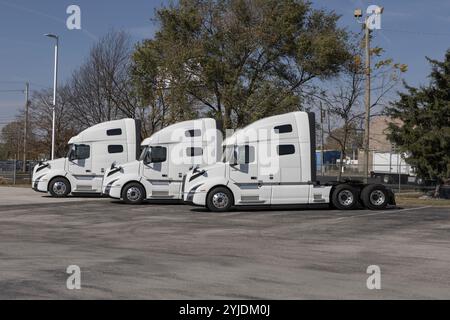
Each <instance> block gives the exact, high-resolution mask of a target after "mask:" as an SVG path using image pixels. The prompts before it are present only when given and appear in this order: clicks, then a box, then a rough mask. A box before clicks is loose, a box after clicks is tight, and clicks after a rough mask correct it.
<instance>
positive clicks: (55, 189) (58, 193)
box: [48, 177, 71, 198]
mask: <svg viewBox="0 0 450 320" xmlns="http://www.w3.org/2000/svg"><path fill="white" fill-rule="evenodd" d="M70 191H71V190H70V182H69V180H67V179H66V178H62V177H61V178H55V179H53V180H52V181H50V184H49V186H48V192H50V194H51V195H52V197H55V198H65V197H67V195H68V194H69V193H70Z"/></svg>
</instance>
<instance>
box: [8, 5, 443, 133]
mask: <svg viewBox="0 0 450 320" xmlns="http://www.w3.org/2000/svg"><path fill="white" fill-rule="evenodd" d="M312 2H313V6H314V7H316V8H325V9H327V10H334V11H336V12H337V13H338V14H340V15H342V18H341V20H340V25H341V26H343V27H346V28H348V29H349V30H351V31H355V32H356V31H358V30H360V26H359V25H358V24H357V23H356V22H355V20H354V18H353V9H354V8H357V7H361V8H367V6H368V5H369V4H377V5H381V6H384V7H385V12H384V14H383V20H382V30H379V31H376V35H375V39H374V45H380V46H382V47H383V48H385V49H386V55H387V56H390V57H392V58H394V60H396V61H398V62H401V63H406V64H408V66H409V71H408V72H407V74H406V75H405V80H406V81H407V82H408V83H410V84H412V85H418V84H421V83H426V82H427V79H426V76H427V75H428V73H429V65H428V63H427V62H426V61H425V56H429V57H432V58H437V59H442V58H443V56H444V53H445V51H446V50H447V49H448V48H450V0H440V1H439V0H428V1H419V0H416V1H411V0H409V1H408V0H390V1H387V0H376V1H375V0H374V1H362V0H339V1H337V0H333V1H331V0H328V1H326V0H317V1H312ZM164 3H167V1H162V0H160V1H152V0H128V1H124V0H114V1H111V0H90V1H88V0H78V1H77V0H72V1H66V0H39V1H36V0H34V1H33V0H0V127H1V126H2V124H4V123H5V122H7V121H9V120H11V119H13V118H14V115H15V114H16V113H17V111H18V110H19V109H20V108H23V104H24V97H23V94H22V93H20V92H2V90H3V91H4V90H16V89H19V90H21V89H22V88H23V87H24V83H25V82H26V81H29V82H30V83H31V90H40V89H42V88H45V87H51V86H52V77H53V43H52V41H51V40H50V39H48V38H46V37H44V36H43V34H44V33H48V32H51V33H56V34H58V35H60V37H61V48H60V81H61V82H63V81H64V80H65V79H67V78H68V77H69V76H70V74H71V73H72V71H73V70H74V69H76V68H77V67H78V66H79V65H80V64H81V63H82V62H83V60H84V59H85V57H86V55H87V54H88V52H89V49H90V47H91V46H92V44H93V43H94V42H95V38H96V37H99V36H102V35H103V34H105V33H106V32H107V31H108V30H109V29H111V28H114V29H116V30H126V31H128V32H129V33H130V34H131V36H132V37H133V39H134V40H135V41H139V40H141V39H143V38H148V37H151V36H152V35H153V32H154V30H155V28H156V26H155V25H154V24H153V22H152V21H151V18H152V17H153V16H154V10H155V8H157V7H160V6H162V5H163V4H164ZM71 4H77V5H79V6H80V7H81V11H82V30H81V31H79V30H72V31H70V30H68V29H67V28H66V18H67V16H68V15H67V14H66V8H67V7H68V6H69V5H71Z"/></svg>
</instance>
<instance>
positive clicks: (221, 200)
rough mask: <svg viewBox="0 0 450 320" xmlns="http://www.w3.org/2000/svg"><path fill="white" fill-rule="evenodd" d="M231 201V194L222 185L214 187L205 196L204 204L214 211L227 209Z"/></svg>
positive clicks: (229, 207) (231, 203)
mask: <svg viewBox="0 0 450 320" xmlns="http://www.w3.org/2000/svg"><path fill="white" fill-rule="evenodd" d="M233 202H234V201H233V194H232V193H231V192H230V190H228V189H227V188H224V187H217V188H214V189H213V190H212V191H211V192H209V194H208V197H207V198H206V206H207V207H208V209H209V210H210V211H214V212H225V211H229V210H230V209H231V206H232V205H233Z"/></svg>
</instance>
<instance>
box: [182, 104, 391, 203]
mask: <svg viewBox="0 0 450 320" xmlns="http://www.w3.org/2000/svg"><path fill="white" fill-rule="evenodd" d="M223 146H224V154H223V159H222V161H221V162H218V163H216V164H214V165H211V166H205V167H202V168H198V167H195V168H193V169H192V170H190V171H189V172H188V173H187V175H186V176H185V177H184V178H183V186H182V191H183V195H184V201H185V202H187V203H190V204H194V205H198V206H205V207H207V208H208V209H209V210H211V211H228V210H230V208H232V207H234V206H258V205H264V206H267V205H270V206H275V205H299V204H307V205H313V204H321V205H323V204H330V205H332V206H334V207H336V208H338V209H341V210H348V209H354V208H356V207H357V206H359V205H360V206H364V207H366V208H369V209H383V208H385V207H386V206H387V205H388V204H395V198H394V194H393V192H392V191H391V190H390V189H387V188H385V187H384V186H383V185H379V184H364V183H362V182H358V181H347V182H333V183H327V184H320V183H319V182H317V180H316V160H315V150H316V148H315V117H314V113H306V112H293V113H287V114H283V115H278V116H273V117H270V118H266V119H262V120H259V121H256V122H254V123H252V124H250V125H249V126H247V127H246V128H244V129H242V130H240V131H238V132H236V133H235V134H234V135H233V136H232V137H230V138H228V139H226V140H225V141H224V144H223Z"/></svg>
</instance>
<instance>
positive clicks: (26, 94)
mask: <svg viewBox="0 0 450 320" xmlns="http://www.w3.org/2000/svg"><path fill="white" fill-rule="evenodd" d="M29 91H30V85H29V83H28V82H27V83H26V85H25V124H24V130H23V131H24V132H23V164H22V171H23V172H26V171H27V142H28V141H27V138H28V107H29V102H28V101H29V99H28V94H29Z"/></svg>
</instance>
